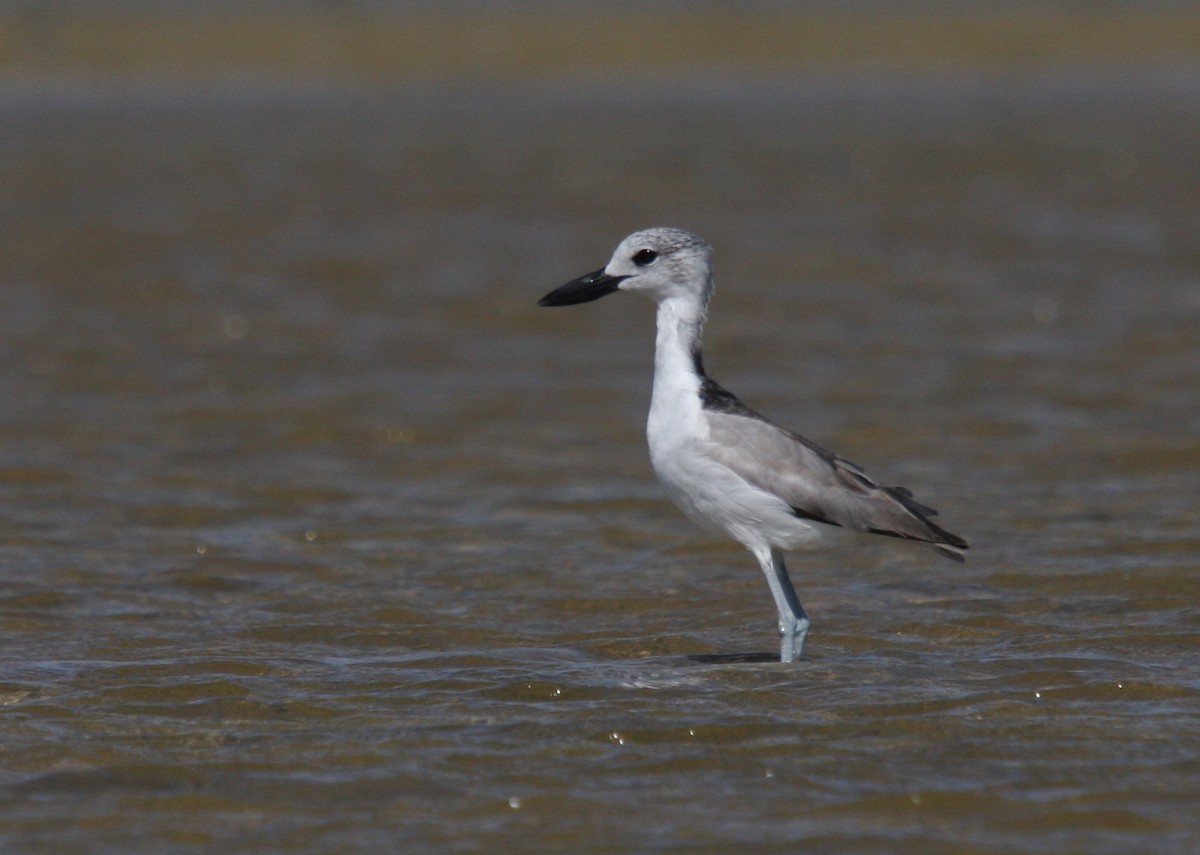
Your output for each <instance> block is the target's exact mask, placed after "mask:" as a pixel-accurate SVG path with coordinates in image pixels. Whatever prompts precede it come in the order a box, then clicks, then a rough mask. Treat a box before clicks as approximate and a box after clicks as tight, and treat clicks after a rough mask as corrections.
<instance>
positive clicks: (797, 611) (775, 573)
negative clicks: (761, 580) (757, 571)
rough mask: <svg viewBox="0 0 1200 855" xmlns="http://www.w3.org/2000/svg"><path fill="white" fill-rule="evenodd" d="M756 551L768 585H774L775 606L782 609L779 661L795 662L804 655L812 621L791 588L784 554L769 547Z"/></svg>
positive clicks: (772, 593) (772, 588) (780, 610)
mask: <svg viewBox="0 0 1200 855" xmlns="http://www.w3.org/2000/svg"><path fill="white" fill-rule="evenodd" d="M753 552H754V557H755V558H757V559H758V563H759V566H760V567H762V571H763V574H764V575H766V577H767V584H768V585H770V586H771V595H772V596H773V597H774V598H775V606H776V608H778V609H779V635H780V638H781V641H780V646H779V661H780V662H795V661H796V660H797V659H799V658H800V657H801V656H802V655H803V654H804V639H805V637H806V636H807V635H808V627H809V623H810V622H809V620H808V615H806V614H805V613H804V608H803V606H801V605H800V600H799V598H798V597H797V596H796V589H795V588H793V587H792V580H791V579H789V578H788V572H787V567H785V566H784V564H783V553H782V552H780V551H779V550H778V549H770V548H763V549H755V550H753Z"/></svg>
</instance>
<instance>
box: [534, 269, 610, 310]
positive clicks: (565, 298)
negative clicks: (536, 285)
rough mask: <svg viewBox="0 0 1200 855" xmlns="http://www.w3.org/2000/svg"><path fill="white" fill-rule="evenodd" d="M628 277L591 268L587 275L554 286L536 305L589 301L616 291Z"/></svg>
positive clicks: (563, 304)
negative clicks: (610, 274) (611, 274)
mask: <svg viewBox="0 0 1200 855" xmlns="http://www.w3.org/2000/svg"><path fill="white" fill-rule="evenodd" d="M628 278H629V277H628V276H609V275H608V274H607V273H605V272H604V268H600V269H599V270H593V271H592V272H591V273H589V274H588V275H587V276H580V277H579V278H578V279H574V280H572V281H570V282H568V283H567V284H566V285H563V286H562V287H560V288H555V289H554V290H553V291H551V292H550V293H549V294H547V295H546V296H545V297H543V298H542V299H540V300H538V305H539V306H573V305H575V304H576V303H590V302H591V301H592V300H599V299H600V298H601V297H604V296H606V295H608V294H611V293H612V292H613V291H616V290H617V286H618V285H620V284H621V282H622V281H623V280H625V279H628Z"/></svg>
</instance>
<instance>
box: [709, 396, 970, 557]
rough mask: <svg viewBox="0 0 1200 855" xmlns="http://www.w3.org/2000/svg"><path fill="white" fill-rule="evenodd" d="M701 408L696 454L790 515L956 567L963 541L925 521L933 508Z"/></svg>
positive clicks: (810, 449)
mask: <svg viewBox="0 0 1200 855" xmlns="http://www.w3.org/2000/svg"><path fill="white" fill-rule="evenodd" d="M730 409H731V408H726V410H725V411H716V410H713V409H709V410H707V411H706V412H705V417H706V418H707V420H708V424H709V441H708V442H707V443H706V444H705V447H704V450H705V452H706V453H707V454H708V455H710V456H711V457H712V458H713V459H714V460H716V461H718V462H720V463H722V464H724V465H725V466H728V467H729V468H730V469H732V470H733V471H734V472H736V473H737V474H738V475H739V476H741V477H742V478H744V479H745V480H746V481H748V482H749V483H751V484H753V485H754V486H756V487H758V488H760V489H762V490H766V491H767V492H769V493H773V494H774V495H776V496H778V497H779V498H780V499H782V500H783V501H785V502H787V503H788V505H789V506H790V507H791V508H792V511H793V513H795V514H796V516H798V517H801V518H803V519H807V520H813V521H816V522H823V523H828V524H830V525H836V526H843V527H845V528H848V529H853V530H855V531H865V532H871V533H874V534H884V535H888V536H890V537H900V538H904V539H906V540H916V541H921V542H923V543H927V544H929V545H931V546H933V547H934V548H935V549H937V550H938V552H940V553H942V554H943V555H945V556H947V557H949V558H953V559H955V560H956V561H962V560H963V558H962V555H961V554H959V550H962V549H966V548H967V542H966V541H965V540H963V539H962V538H961V537H958V536H957V535H954V534H951V533H950V532H948V531H946V530H945V529H943V528H941V527H939V526H937V525H936V524H934V523H933V522H931V521H930V519H929V517H932V516H936V515H937V511H935V510H934V509H933V508H930V507H926V506H925V505H922V504H920V503H919V502H917V501H916V500H915V499H913V497H912V493H911V492H909V491H908V490H906V489H905V488H903V487H884V486H881V485H879V484H877V483H875V482H874V481H873V480H872V479H871V478H870V476H868V475H867V474H866V473H865V472H864V471H863V470H862V469H861V468H860V467H858V466H857V465H855V464H853V463H851V462H850V461H849V460H845V459H843V458H841V457H838V456H837V455H836V454H833V453H831V452H829V451H826V450H825V449H824V448H821V446H819V445H817V444H816V443H813V442H810V441H809V440H807V439H805V438H804V437H802V436H800V435H799V434H795V433H791V432H790V431H786V430H784V429H783V428H780V427H778V426H776V425H774V424H772V423H770V422H768V421H766V420H765V419H762V418H761V417H760V416H758V415H757V414H756V413H753V412H752V411H748V410H746V411H742V412H731V411H729V410H730Z"/></svg>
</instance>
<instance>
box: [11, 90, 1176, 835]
mask: <svg viewBox="0 0 1200 855" xmlns="http://www.w3.org/2000/svg"><path fill="white" fill-rule="evenodd" d="M1198 80H1200V78H1198V77H1197V75H1196V74H1195V73H1194V69H1190V68H1187V67H1183V68H1179V69H1176V70H1174V71H1171V70H1166V71H1146V70H1142V71H1138V70H1133V71H1130V70H1128V69H1125V70H1120V71H1112V72H1107V73H1101V72H1093V73H1086V74H1085V73H1082V72H1080V73H1070V72H1065V71H1061V72H1055V73H1051V72H1025V73H1019V74H1018V73H1013V74H1006V75H982V74H981V75H976V76H970V75H966V76H962V77H960V78H959V79H957V80H954V81H948V80H946V79H944V78H934V77H926V76H919V75H914V76H909V77H905V76H895V75H870V74H867V75H862V76H844V77H838V76H833V77H828V78H818V79H814V80H812V81H810V82H808V83H805V84H803V85H796V84H794V83H784V82H779V81H774V80H763V79H759V78H745V79H722V80H716V79H702V80H699V81H690V82H688V81H684V80H671V79H668V80H665V81H663V82H660V83H658V84H654V85H639V86H637V87H628V86H623V85H620V84H618V83H615V82H614V83H611V84H602V83H593V84H586V85H585V84H565V83H564V84H561V85H550V84H544V85H540V86H529V85H521V86H517V85H513V86H507V85H505V86H496V87H494V88H491V89H483V90H480V89H470V90H468V89H466V88H456V87H452V86H446V87H439V86H436V85H426V86H423V87H407V88H405V87H396V88H394V89H369V88H354V87H346V88H341V89H326V90H315V89H309V88H305V87H303V86H298V87H292V88H288V87H282V86H270V85H265V84H262V85H250V84H233V83H230V84H227V85H224V86H223V87H217V88H212V87H199V86H196V87H193V86H188V85H183V84H178V85H161V86H149V85H141V86H139V85H126V86H115V87H107V88H102V89H94V88H91V87H88V86H84V85H71V84H59V85H50V84H19V83H9V84H7V85H6V88H5V89H4V90H3V92H0V134H2V135H3V139H4V140H5V141H6V142H5V144H4V145H3V146H2V147H0V174H2V175H3V177H4V179H3V180H4V184H5V186H6V187H7V188H8V191H7V192H6V193H5V194H4V198H3V199H0V224H2V226H3V232H4V234H5V235H6V239H5V241H4V242H3V245H2V246H0V274H2V276H3V282H2V290H0V341H3V350H2V351H0V354H2V357H0V358H2V359H3V370H2V372H0V382H2V383H3V397H4V400H5V401H6V402H7V406H6V407H4V408H3V411H2V414H0V437H2V440H3V441H2V445H0V496H2V500H3V506H4V508H5V513H4V514H3V515H2V518H0V556H2V560H3V567H4V574H3V581H2V582H0V627H2V629H3V634H4V638H5V644H4V645H3V648H2V652H0V669H2V670H0V703H3V708H2V715H3V734H4V736H3V739H2V744H3V753H2V756H3V764H2V767H0V785H2V786H3V789H2V791H0V792H2V795H0V799H2V802H3V810H2V811H0V814H2V817H0V845H2V848H4V849H5V851H14V852H15V851H54V852H58V853H69V852H93V853H94V852H134V851H138V852H142V851H144V852H149V851H168V850H170V851H181V852H209V851H261V852H302V851H353V850H358V851H378V850H381V849H384V848H390V847H393V846H395V845H397V843H399V844H402V848H403V850H404V851H430V852H433V851H436V852H467V851H482V850H487V851H515V850H526V849H528V850H535V849H536V850H539V851H543V850H557V851H584V850H586V851H593V852H630V851H638V852H668V851H673V852H679V851H688V852H703V851H733V850H735V849H738V848H741V847H751V846H752V847H753V848H754V849H755V851H768V852H769V851H779V852H785V851H787V852H791V851H796V850H797V847H805V848H807V849H810V850H813V851H837V852H880V853H883V852H886V853H905V852H912V853H924V854H925V855H927V853H940V852H947V853H948V852H980V853H999V852H1024V853H1061V852H1088V853H1105V852H1114V853H1115V852H1121V853H1127V852H1130V851H1144V852H1151V851H1152V852H1190V851H1194V850H1195V847H1196V845H1197V840H1198V839H1200V818H1198V817H1200V811H1197V797H1196V793H1197V791H1200V721H1198V718H1197V710H1198V705H1197V702H1198V700H1200V658H1198V657H1197V653H1196V650H1197V643H1198V642H1200V608H1198V607H1197V605H1196V597H1195V593H1196V582H1195V579H1196V570H1197V565H1198V563H1200V523H1198V522H1197V518H1196V497H1197V495H1198V493H1200V474H1198V473H1200V468H1198V464H1200V446H1198V445H1197V442H1196V437H1197V434H1198V432H1200V391H1198V390H1200V368H1198V366H1200V202H1198V201H1197V200H1200V83H1198V82H1197V81H1198ZM656 224H674V225H681V226H685V227H689V228H692V229H694V230H696V231H698V232H700V233H701V234H703V235H704V236H705V237H706V238H707V239H709V240H710V242H712V243H713V244H714V246H715V247H716V266H717V284H718V295H717V299H716V301H715V303H714V305H713V317H712V320H711V322H710V324H709V332H708V338H707V350H706V360H707V363H708V365H709V367H710V369H711V370H712V371H713V373H714V374H715V375H716V376H717V377H719V378H720V380H721V381H722V382H723V383H724V384H726V385H728V386H729V387H730V388H732V389H734V390H735V391H737V392H738V393H739V394H740V395H741V396H742V397H743V398H744V399H746V400H747V401H748V402H749V403H750V404H751V405H753V406H755V407H756V408H757V409H760V410H761V411H763V412H765V413H767V414H768V415H770V416H772V417H774V418H776V419H777V420H778V421H780V422H782V423H784V424H786V425H788V426H790V427H793V428H795V429H797V430H801V431H803V432H805V433H806V434H807V435H809V436H811V437H813V438H814V439H816V440H818V441H820V442H822V443H823V444H826V445H828V446H830V447H832V448H833V449H835V450H837V451H839V452H840V453H842V454H844V455H846V456H848V457H849V458H851V459H853V460H856V461H858V462H859V463H861V464H863V465H864V466H866V467H867V468H868V470H869V471H871V472H872V473H873V474H875V475H876V476H877V477H880V478H883V479H885V480H887V481H890V482H894V483H901V484H906V485H908V486H910V487H912V488H913V489H914V490H915V491H916V493H917V495H918V497H919V498H921V499H922V500H923V501H927V502H929V503H931V504H933V505H934V506H936V507H938V508H939V509H940V510H941V512H942V516H941V520H942V521H943V522H944V524H945V525H946V526H947V527H948V528H949V529H950V530H952V531H955V532H958V533H960V534H962V535H964V536H965V537H967V538H968V539H969V540H970V541H971V544H972V551H971V553H970V558H969V561H968V563H967V564H965V565H962V566H959V565H955V564H953V563H951V562H947V561H942V560H939V559H938V558H937V557H936V556H934V555H932V554H931V553H926V552H905V551H898V550H897V549H896V546H895V544H893V543H890V542H883V543H874V542H864V543H863V544H862V545H861V546H859V547H857V548H850V549H845V550H839V551H836V552H825V553H814V554H809V555H798V556H794V557H793V558H792V559H791V565H792V567H793V576H794V578H795V580H796V583H797V587H798V589H799V592H800V595H801V598H802V599H803V601H804V603H805V605H806V607H807V608H808V610H809V612H810V614H811V616H812V618H813V622H814V627H813V631H812V633H811V635H810V637H809V647H808V658H807V659H806V661H804V662H802V663H800V664H799V665H797V666H783V665H779V664H778V663H771V662H763V661H758V660H761V659H762V658H763V657H761V656H758V657H756V656H754V655H752V654H769V653H771V652H772V651H774V650H776V649H777V642H776V638H775V635H774V631H773V623H774V617H773V607H772V604H771V600H770V596H769V593H768V591H767V588H766V585H765V584H764V583H763V580H762V579H761V578H760V576H759V573H758V571H757V569H756V567H755V565H754V562H753V560H752V559H751V558H750V556H749V555H748V554H746V553H745V552H744V551H743V550H741V549H740V548H739V547H737V546H734V545H728V544H724V543H722V542H720V541H716V540H713V539H712V538H710V537H709V536H708V535H705V534H704V533H703V532H700V531H698V530H695V529H693V528H692V527H691V526H690V524H689V523H688V522H687V521H686V520H684V519H683V518H682V517H681V516H680V515H679V513H678V512H677V511H676V510H675V509H674V508H672V507H670V506H669V505H668V504H667V503H666V502H665V501H664V500H663V498H662V495H661V493H660V491H659V489H658V488H657V486H656V485H655V483H654V481H653V476H652V474H651V472H650V468H649V464H648V461H647V460H646V454H645V449H644V439H643V436H642V424H643V420H644V417H645V409H646V406H647V403H648V395H649V372H650V359H651V348H652V335H653V333H652V329H653V313H652V310H651V307H650V306H649V305H648V304H645V303H643V302H641V301H638V300H636V299H634V298H632V297H625V298H622V297H619V296H618V297H613V298H611V299H609V300H605V301H603V302H600V303H597V304H594V305H589V306H583V307H579V308H577V309H574V310H565V309H564V310H555V311H548V310H541V309H538V308H537V307H536V306H535V303H536V300H537V299H538V298H539V297H540V296H541V295H542V294H544V293H545V292H546V291H548V290H550V289H551V288H553V287H555V286H557V285H558V284H560V283H562V282H564V281H566V280H567V279H569V278H573V277H574V276H576V275H578V274H580V273H583V272H586V271H588V270H592V269H594V268H596V267H598V266H600V265H601V264H603V263H604V262H605V261H606V260H607V258H608V255H609V253H610V252H611V250H612V247H613V246H614V245H615V244H616V242H617V241H618V240H619V239H620V238H621V237H622V236H623V235H624V234H626V233H627V232H629V231H631V230H633V229H634V228H637V227H642V226H647V225H656ZM735 654H751V655H747V656H739V655H735ZM743 660H748V661H743Z"/></svg>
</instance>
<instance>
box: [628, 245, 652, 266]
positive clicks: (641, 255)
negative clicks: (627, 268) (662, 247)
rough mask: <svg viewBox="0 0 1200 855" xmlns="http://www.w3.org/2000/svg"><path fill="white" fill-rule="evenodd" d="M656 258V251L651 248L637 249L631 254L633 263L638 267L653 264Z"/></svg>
mask: <svg viewBox="0 0 1200 855" xmlns="http://www.w3.org/2000/svg"><path fill="white" fill-rule="evenodd" d="M657 258H658V253H657V252H655V251H654V250H652V249H639V250H638V251H637V252H635V253H634V254H633V263H634V264H636V265H637V266H638V267H646V266H647V265H650V264H653V263H654V261H655V259H657Z"/></svg>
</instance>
